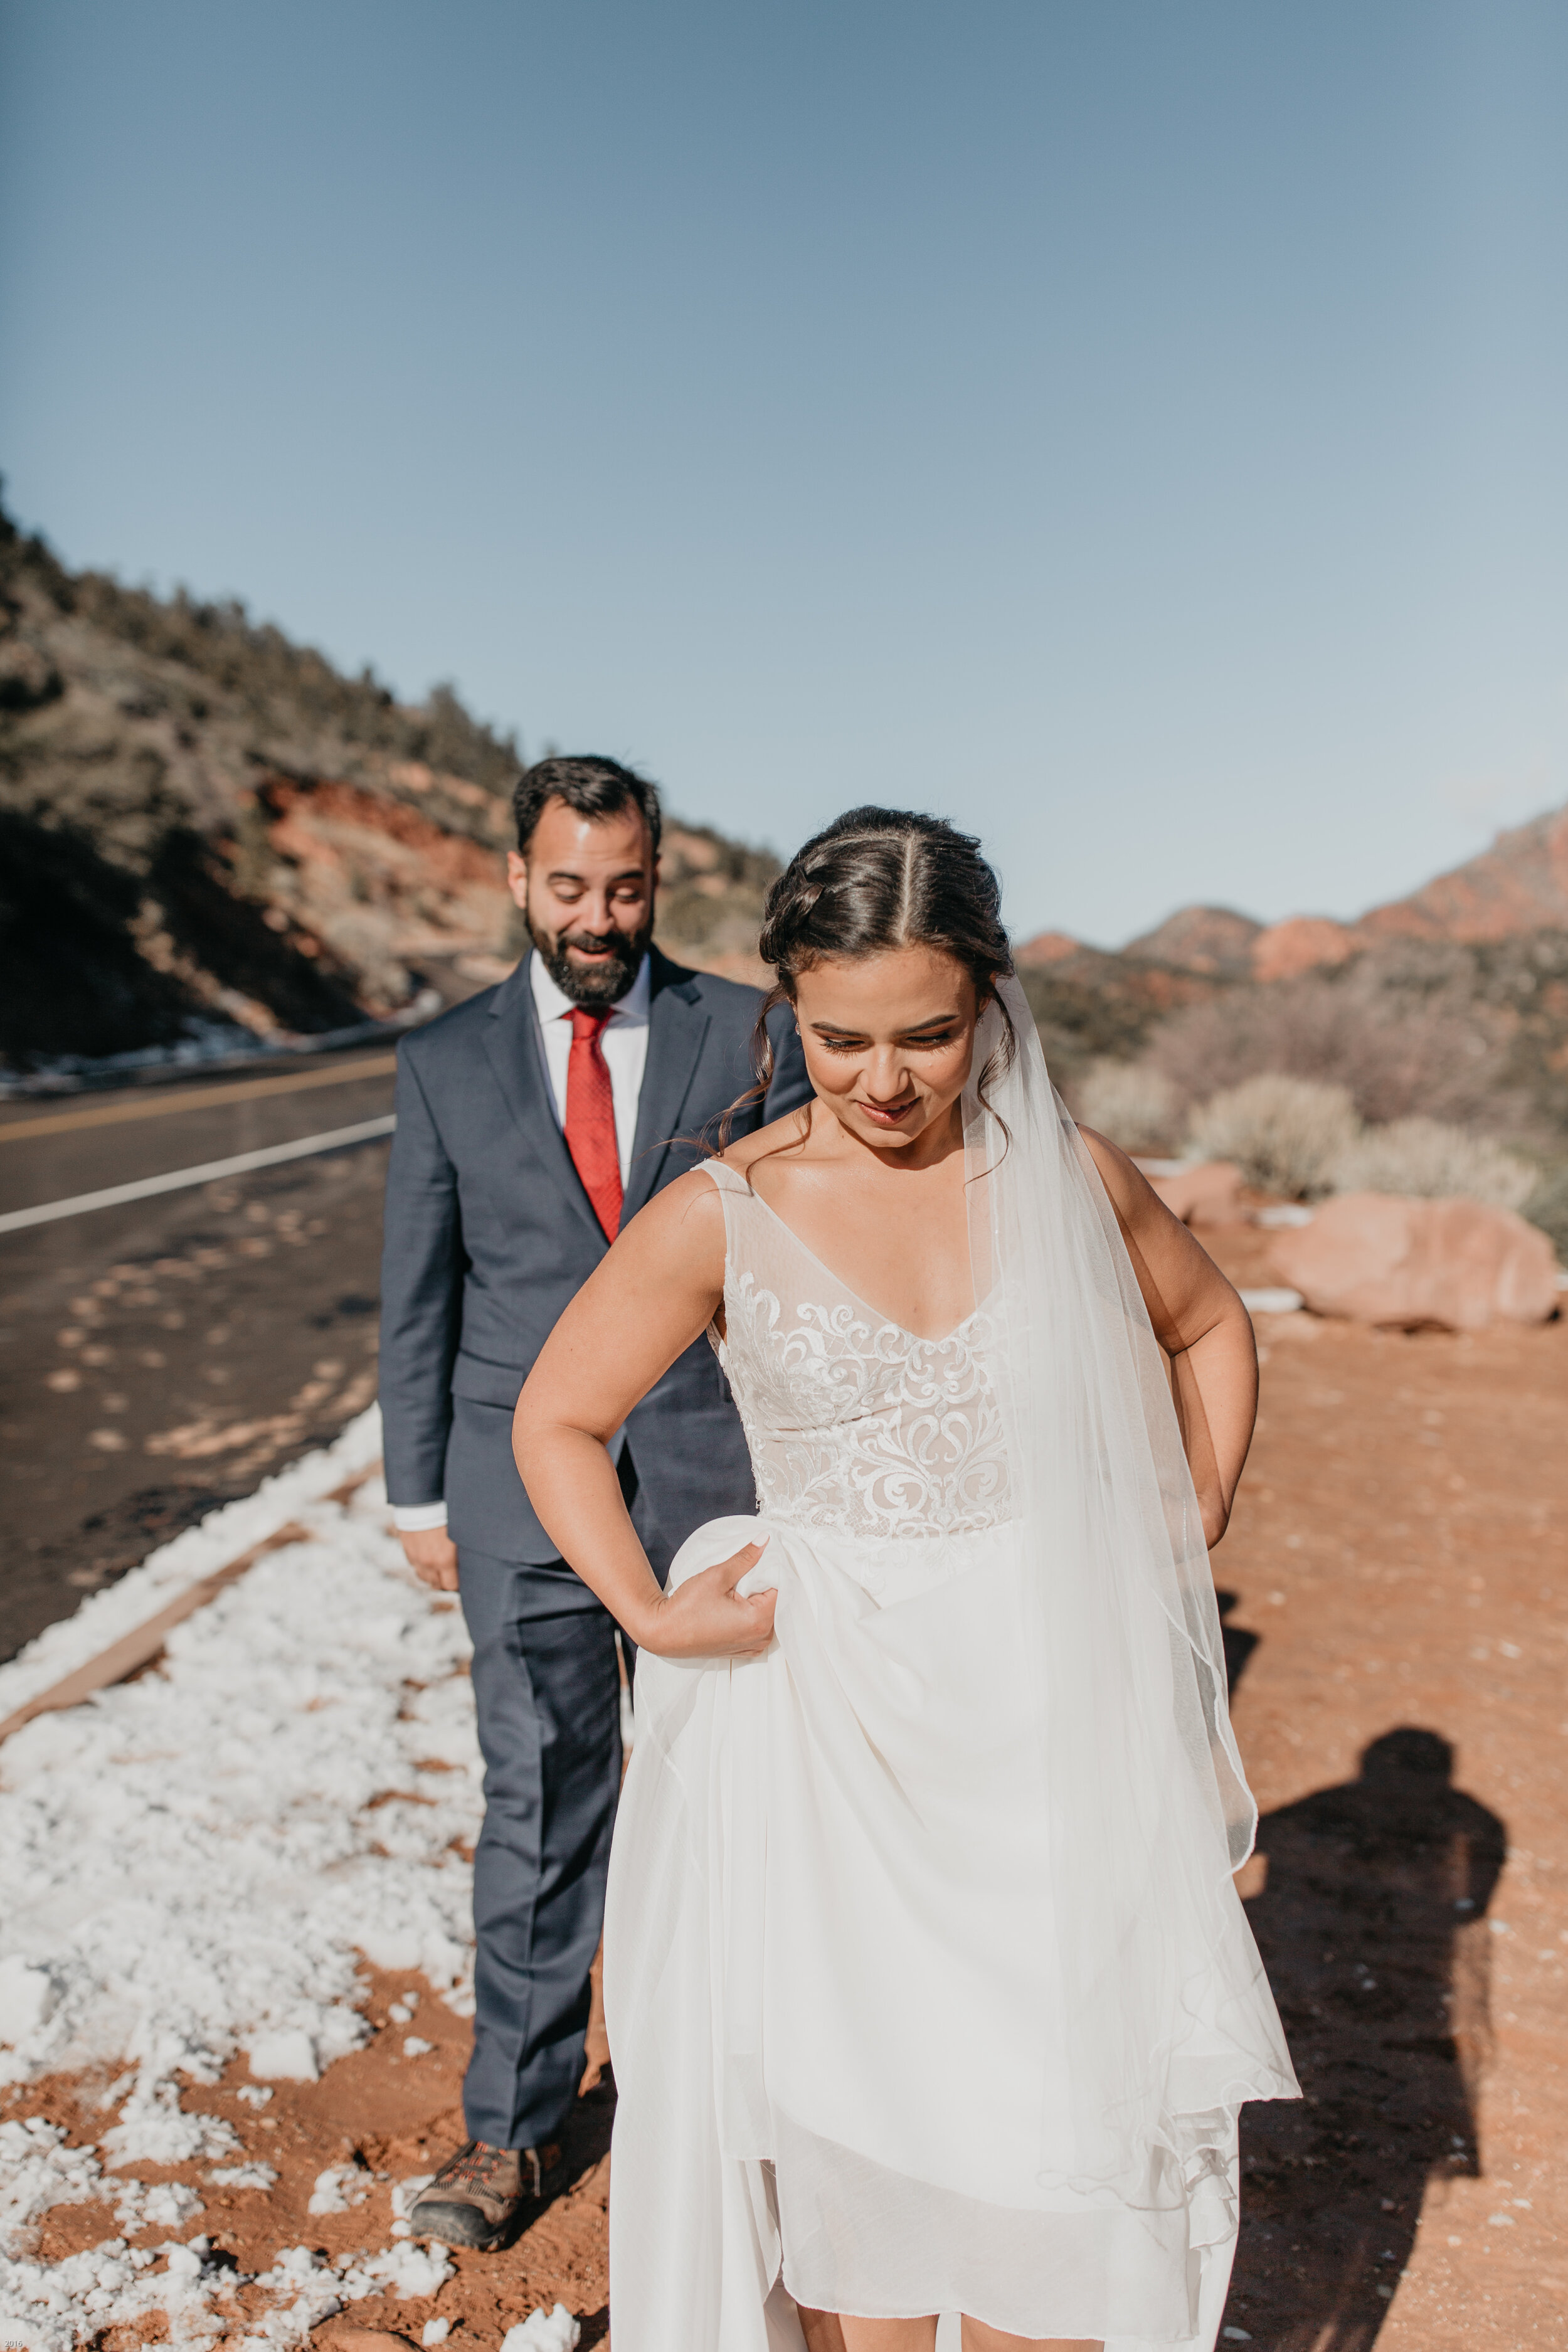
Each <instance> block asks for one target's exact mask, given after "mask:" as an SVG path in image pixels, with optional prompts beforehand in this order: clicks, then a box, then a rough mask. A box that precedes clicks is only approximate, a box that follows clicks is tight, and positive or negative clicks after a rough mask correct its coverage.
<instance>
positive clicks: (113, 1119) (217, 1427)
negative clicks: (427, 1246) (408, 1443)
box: [0, 1043, 393, 1657]
mask: <svg viewBox="0 0 1568 2352" xmlns="http://www.w3.org/2000/svg"><path fill="white" fill-rule="evenodd" d="M392 1070H393V1056H392V1055H391V1053H390V1052H389V1051H388V1049H387V1047H386V1046H385V1045H381V1044H379V1043H378V1044H377V1045H374V1046H372V1047H369V1048H357V1049H355V1050H353V1051H352V1052H347V1053H343V1054H339V1055H330V1056H328V1055H323V1056H321V1057H314V1056H310V1057H305V1056H301V1057H300V1061H299V1062H298V1063H296V1064H294V1065H292V1066H287V1065H286V1066H283V1067H281V1068H279V1066H277V1065H274V1064H271V1063H269V1064H268V1067H267V1069H266V1070H265V1071H264V1072H262V1071H258V1072H257V1073H255V1074H254V1075H244V1076H237V1075H235V1074H233V1073H228V1074H226V1075H224V1076H214V1077H211V1078H208V1079H205V1080H196V1081H194V1082H184V1081H182V1082H180V1083H178V1084H173V1085H163V1086H157V1087H148V1086H141V1087H122V1088H120V1089H117V1090H116V1091H114V1092H113V1093H109V1094H92V1095H84V1096H76V1097H68V1098H65V1099H59V1098H56V1099H54V1100H46V1101H39V1100H36V1099H35V1100H32V1101H28V1102H11V1103H5V1104H0V1213H3V1212H5V1211H7V1210H12V1209H20V1208H27V1207H31V1206H33V1205H35V1204H36V1203H38V1202H47V1201H58V1200H65V1199H69V1198H72V1197H74V1196H75V1195H77V1194H79V1193H84V1192H95V1191H98V1190H100V1189H103V1188H106V1187H108V1186H110V1185H115V1184H124V1183H129V1182H132V1181H135V1180H137V1179H139V1178H142V1177H148V1176H155V1175H161V1174H163V1173H164V1172H165V1171H170V1170H173V1169H180V1168H188V1167H195V1166H199V1165H201V1164H203V1163H204V1162H206V1161H209V1160H225V1159H228V1158H231V1157H234V1156H237V1154H239V1153H242V1152H246V1151H252V1150H259V1149H262V1148H264V1147H266V1146H268V1145H272V1144H278V1143H283V1142H288V1141H291V1140H293V1139H296V1138H300V1137H305V1136H310V1135H316V1134H321V1133H325V1132H330V1131H331V1130H332V1129H338V1128H342V1127H346V1126H351V1125H353V1124H355V1123H356V1122H358V1121H360V1120H364V1119H371V1118H376V1117H377V1116H379V1115H381V1114H383V1113H385V1112H387V1111H390V1109H391V1108H392V1092H393V1076H392ZM388 1148H389V1147H388V1144H387V1143H386V1142H385V1141H384V1140H377V1141H374V1142H368V1143H363V1144H360V1145H357V1146H353V1147H350V1148H349V1149H346V1150H336V1151H332V1152H330V1153H327V1154H324V1155H321V1156H318V1157H310V1158H306V1159H300V1160H291V1161H289V1162H288V1163H287V1164H285V1165H283V1166H280V1167H275V1168H268V1169H263V1170H258V1171H253V1172H251V1173H249V1174H246V1175H241V1176H236V1177H231V1178H227V1179H223V1180H220V1181H216V1182H212V1183H205V1184H202V1185H199V1186H197V1187H195V1188H194V1189H190V1190H184V1191H179V1192H165V1193H163V1194H160V1195H158V1196H156V1197H154V1198H153V1199H150V1200H144V1201H138V1202H128V1203H126V1204H124V1205H122V1206H121V1207H118V1208H111V1209H100V1210H95V1211H91V1212H89V1213H85V1214H81V1215H75V1216H70V1217H66V1218H62V1219H61V1220H59V1221H58V1222H57V1223H47V1224H41V1225H35V1226H33V1227H30V1228H28V1229H26V1230H24V1231H22V1232H19V1233H12V1234H0V1462H3V1463H4V1465H5V1504H6V1509H5V1531H6V1540H5V1547H4V1550H3V1552H0V1657H9V1656H10V1655H11V1654H13V1653H14V1652H15V1651H16V1650H17V1649H18V1648H20V1646H21V1645H22V1643H25V1642H27V1641H30V1640H31V1639H32V1637H33V1635H34V1634H35V1633H39V1632H41V1631H42V1629H43V1628H44V1626H46V1625H47V1624H50V1623H52V1622H54V1621H55V1620H56V1619H57V1618H60V1617H65V1616H68V1615H69V1614H70V1612H72V1611H73V1610H74V1609H75V1608H76V1607H77V1606H78V1605H79V1601H80V1600H81V1598H82V1595H83V1593H84V1592H89V1591H96V1590H97V1589H98V1588H99V1587H100V1586H101V1585H103V1584H107V1583H110V1582H111V1581H112V1580H113V1579H114V1578H115V1577H117V1576H120V1575H122V1574H123V1573H124V1571H125V1570H126V1569H128V1568H132V1567H133V1566H134V1565H135V1564H136V1562H137V1561H138V1560H140V1559H143V1558H144V1557H145V1555H146V1553H147V1552H148V1551H150V1550H151V1549H153V1546H154V1545H155V1544H159V1543H162V1542H164V1541H166V1540H167V1538H169V1537H170V1536H173V1535H176V1534H178V1533H179V1531H180V1529H181V1528H184V1527H188V1526H190V1525H191V1524H192V1523H193V1522H194V1521H195V1520H196V1519H199V1518H200V1517H202V1516H203V1514H204V1513H205V1512H206V1511H208V1510H211V1509H212V1508H213V1507H215V1506H216V1505H217V1504H219V1503H225V1502H229V1501H232V1500H233V1499H234V1497H235V1496H239V1495H245V1494H248V1493H250V1492H251V1490H252V1489H253V1488H254V1487H255V1486H257V1485H258V1482H259V1480H260V1479H262V1478H264V1477H265V1476H267V1475H268V1473H269V1472H271V1471H273V1470H277V1469H279V1468H280V1467H281V1466H282V1465H283V1464H285V1463H286V1462H289V1461H292V1460H293V1459H295V1458H296V1457H297V1456H298V1455H299V1454H303V1453H307V1452H309V1451H310V1448H311V1447H312V1446H315V1445H320V1444H325V1443H327V1442H328V1441H329V1440H330V1439H331V1438H332V1437H333V1436H335V1435H336V1433H337V1432H338V1431H339V1430H340V1429H341V1428H342V1426H343V1424H344V1423H345V1422H347V1421H349V1420H350V1419H352V1418H353V1415H354V1414H355V1413H356V1412H360V1411H362V1410H363V1407H364V1406H365V1405H367V1404H368V1403H369V1402H371V1400H372V1398H373V1397H374V1394H375V1344H376V1333H377V1313H376V1301H377V1287H378V1262H379V1258H380V1252H381V1203H382V1188H383V1185H384V1181H385V1173H386V1158H387V1151H388Z"/></svg>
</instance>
